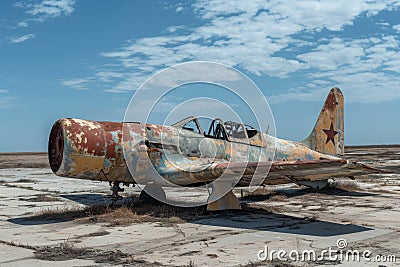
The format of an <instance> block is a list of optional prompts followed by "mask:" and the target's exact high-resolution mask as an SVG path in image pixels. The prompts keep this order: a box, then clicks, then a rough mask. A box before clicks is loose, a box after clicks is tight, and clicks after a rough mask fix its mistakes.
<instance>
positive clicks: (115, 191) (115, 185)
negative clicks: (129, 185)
mask: <svg viewBox="0 0 400 267" xmlns="http://www.w3.org/2000/svg"><path fill="white" fill-rule="evenodd" d="M119 184H120V182H113V183H111V182H110V186H111V187H110V190H111V191H112V194H111V195H109V196H107V197H108V198H110V199H111V201H112V202H113V203H115V202H116V201H118V200H121V199H122V198H123V197H122V196H120V195H119V194H118V192H124V189H123V188H121V187H120V186H119Z"/></svg>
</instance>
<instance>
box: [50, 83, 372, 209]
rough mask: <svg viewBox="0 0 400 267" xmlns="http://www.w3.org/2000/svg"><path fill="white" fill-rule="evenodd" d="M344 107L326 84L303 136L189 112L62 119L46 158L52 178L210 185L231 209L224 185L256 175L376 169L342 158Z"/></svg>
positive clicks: (320, 176)
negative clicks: (144, 119)
mask: <svg viewBox="0 0 400 267" xmlns="http://www.w3.org/2000/svg"><path fill="white" fill-rule="evenodd" d="M343 106H344V102H343V95H342V92H341V91H340V90H339V89H338V88H333V89H331V90H330V92H329V95H328V97H327V99H326V101H325V104H324V105H323V108H322V111H321V113H320V115H319V117H318V120H317V122H316V124H315V127H314V128H313V130H312V131H311V133H310V135H309V136H308V137H307V138H306V139H305V140H304V141H302V142H294V141H287V140H282V139H279V138H276V137H273V136H270V135H268V134H266V133H261V132H260V131H258V130H256V129H255V128H253V127H251V126H248V125H244V124H242V123H236V122H231V121H226V122H224V121H222V120H221V119H218V118H216V119H214V120H212V122H211V123H210V126H209V128H208V129H202V128H201V125H200V123H199V121H198V118H196V117H188V118H186V119H183V120H181V121H179V122H177V123H175V124H173V125H170V126H164V125H156V124H143V123H133V122H132V123H118V122H97V121H87V120H81V119H70V118H67V119H65V118H64V119H60V120H58V121H57V122H56V123H55V124H54V126H53V128H52V130H51V133H50V138H49V144H48V155H49V163H50V166H51V169H52V171H53V172H54V173H55V174H56V175H59V176H65V177H72V178H78V179H89V180H99V181H108V182H110V185H112V186H111V190H112V192H113V194H112V199H113V200H118V199H120V198H121V197H120V196H119V195H118V192H121V191H123V188H121V187H120V184H123V185H129V184H143V185H146V186H145V188H144V190H145V191H146V188H148V190H149V192H150V191H151V190H156V191H157V190H158V192H160V190H162V187H164V186H171V185H181V186H197V185H201V184H203V185H204V184H210V185H211V186H210V187H211V188H212V191H211V193H210V196H209V201H208V209H209V210H221V209H237V208H239V202H238V199H237V198H236V197H235V195H234V194H233V193H232V191H231V189H232V188H233V187H234V186H236V187H242V186H249V185H251V181H252V179H253V178H254V176H255V175H258V177H261V178H262V180H261V182H260V184H263V185H271V184H281V183H296V184H298V185H304V186H308V187H312V188H316V189H319V188H323V187H325V186H327V185H328V179H330V178H336V177H352V176H355V175H361V174H368V173H374V172H379V170H377V169H374V168H371V167H369V166H366V165H363V164H360V163H356V162H350V161H348V160H346V159H344V119H343ZM204 130H206V131H204ZM271 155H272V156H271ZM154 176H160V177H161V179H159V178H154ZM221 192H223V193H221Z"/></svg>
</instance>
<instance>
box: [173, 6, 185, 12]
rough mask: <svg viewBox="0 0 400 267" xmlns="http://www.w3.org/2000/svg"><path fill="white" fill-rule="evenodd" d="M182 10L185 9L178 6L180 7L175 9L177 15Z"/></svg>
mask: <svg viewBox="0 0 400 267" xmlns="http://www.w3.org/2000/svg"><path fill="white" fill-rule="evenodd" d="M182 10H183V7H181V6H178V7H177V8H176V9H175V12H176V13H179V12H181V11H182Z"/></svg>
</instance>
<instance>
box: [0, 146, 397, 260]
mask: <svg viewBox="0 0 400 267" xmlns="http://www.w3.org/2000/svg"><path fill="white" fill-rule="evenodd" d="M347 156H348V158H351V159H356V160H358V161H362V162H366V163H369V164H372V165H374V166H376V167H379V168H382V169H385V170H388V171H392V172H398V173H399V172H400V147H364V148H360V147H358V148H357V147H352V148H349V149H347ZM45 161H46V155H45V154H1V155H0V266H25V265H28V266H43V265H45V266H96V265H100V266H115V265H119V266H162V265H167V266H320V265H324V266H399V265H400V244H399V240H400V224H399V222H400V180H399V174H396V173H385V174H379V175H370V176H362V177H356V181H355V182H354V181H351V180H343V181H335V182H334V188H333V189H329V190H324V191H321V192H314V191H312V190H310V189H307V188H302V187H298V186H295V185H293V184H288V185H281V186H271V187H268V188H266V189H264V190H258V192H256V193H255V194H249V195H247V194H245V195H247V196H245V197H244V199H243V200H242V205H243V210H242V211H237V212H219V213H211V214H210V213H205V212H203V210H202V208H186V209H174V208H171V207H168V206H164V205H160V204H156V203H155V204H154V203H153V204H151V203H143V202H140V201H138V200H137V198H136V196H137V194H138V189H135V188H132V187H131V188H127V189H126V192H125V193H124V195H125V196H130V197H131V198H126V203H128V204H126V205H125V206H124V205H117V206H113V207H109V206H108V205H107V203H108V200H106V199H105V198H104V197H103V196H104V195H105V194H108V184H106V183H101V182H92V181H84V180H74V179H68V178H61V177H57V176H55V175H53V174H52V173H51V171H50V169H49V168H47V167H45V166H46V162H45ZM29 167H36V168H29ZM239 192H240V191H237V193H239ZM88 207H90V208H88ZM339 239H344V240H345V241H346V242H343V240H341V241H342V242H341V243H339V245H340V246H341V245H343V244H345V243H346V244H347V246H345V247H344V248H341V247H338V244H337V241H338V240H339ZM265 247H267V248H268V252H271V251H272V250H276V251H278V250H285V251H286V252H288V253H289V252H290V251H292V250H294V251H298V252H299V253H300V254H301V253H303V252H304V251H306V250H313V251H315V253H316V255H317V256H319V255H320V253H321V252H322V250H325V249H329V248H331V249H335V250H338V252H337V253H336V254H335V253H334V254H333V256H334V257H331V258H329V257H328V256H327V255H326V254H325V255H323V257H321V258H320V259H319V260H316V261H302V260H301V258H299V260H297V261H295V260H289V261H285V259H289V258H288V256H287V255H286V257H285V256H284V257H283V259H281V260H279V259H277V258H276V254H275V260H274V261H272V262H271V261H260V260H259V259H258V257H257V255H258V254H259V251H260V250H263V249H265ZM354 251H356V252H358V253H360V254H363V253H368V252H370V257H367V258H365V257H364V258H363V257H362V256H361V257H360V258H361V259H360V261H358V260H356V261H353V260H346V259H345V258H342V259H340V257H339V256H340V253H341V254H342V255H343V254H346V253H350V252H354ZM260 255H261V256H262V255H263V254H260ZM295 255H296V254H292V256H293V257H295ZM335 255H336V256H335ZM335 257H336V258H335ZM394 258H395V260H397V262H388V261H393V260H394ZM292 259H293V258H292ZM368 259H369V261H368Z"/></svg>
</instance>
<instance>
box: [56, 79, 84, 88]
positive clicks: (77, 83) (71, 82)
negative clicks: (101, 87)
mask: <svg viewBox="0 0 400 267" xmlns="http://www.w3.org/2000/svg"><path fill="white" fill-rule="evenodd" d="M90 80H91V78H73V79H64V80H61V84H62V85H64V86H67V87H71V88H74V89H77V90H87V89H88V88H87V84H88V83H89V82H90Z"/></svg>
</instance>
